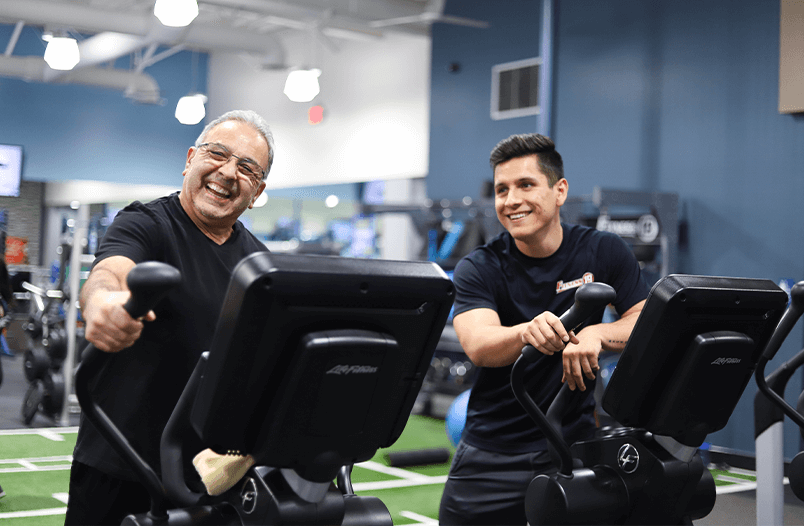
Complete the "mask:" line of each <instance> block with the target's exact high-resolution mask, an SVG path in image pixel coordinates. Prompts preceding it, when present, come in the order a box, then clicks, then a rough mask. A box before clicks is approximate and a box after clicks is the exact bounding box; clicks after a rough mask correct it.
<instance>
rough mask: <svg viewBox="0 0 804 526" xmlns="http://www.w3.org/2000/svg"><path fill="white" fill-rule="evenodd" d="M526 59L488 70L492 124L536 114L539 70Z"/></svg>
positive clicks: (534, 61)
mask: <svg viewBox="0 0 804 526" xmlns="http://www.w3.org/2000/svg"><path fill="white" fill-rule="evenodd" d="M541 64H542V59H540V58H538V57H537V58H529V59H525V60H517V61H516V62H507V63H505V64H497V65H496V66H493V67H492V68H491V118H492V119H494V120H495V121H497V120H501V119H511V118H513V117H524V116H526V115H538V114H539V68H540V67H541Z"/></svg>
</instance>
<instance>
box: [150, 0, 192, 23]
mask: <svg viewBox="0 0 804 526" xmlns="http://www.w3.org/2000/svg"><path fill="white" fill-rule="evenodd" d="M154 15H156V18H158V19H159V21H160V22H162V24H163V25H166V26H168V27H185V26H188V25H190V22H192V21H193V20H195V17H197V16H198V2H196V0H156V4H155V5H154Z"/></svg>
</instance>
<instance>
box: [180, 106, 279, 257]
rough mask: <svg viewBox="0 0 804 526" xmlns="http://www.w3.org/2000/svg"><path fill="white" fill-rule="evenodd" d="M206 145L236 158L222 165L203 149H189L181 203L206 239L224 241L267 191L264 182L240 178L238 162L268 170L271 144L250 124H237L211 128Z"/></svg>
mask: <svg viewBox="0 0 804 526" xmlns="http://www.w3.org/2000/svg"><path fill="white" fill-rule="evenodd" d="M204 142H205V143H218V144H221V145H223V146H225V147H226V148H227V149H228V150H229V151H230V152H231V153H232V154H233V155H234V156H237V157H234V156H233V157H232V158H231V159H229V161H227V162H226V163H223V164H221V163H220V162H217V161H215V160H214V159H213V158H212V157H211V156H210V155H209V154H208V152H207V151H206V150H205V149H204V148H196V147H192V148H190V150H189V151H188V152H187V162H186V164H185V166H184V172H182V175H184V182H183V184H182V189H181V194H180V195H179V200H180V202H181V204H182V207H183V208H184V210H185V212H187V215H189V216H190V219H192V220H193V222H194V223H195V224H196V225H197V226H198V227H199V228H200V229H201V230H202V231H203V232H204V233H205V234H207V236H209V237H210V238H212V239H213V240H216V241H221V240H222V241H225V240H226V239H227V238H228V237H229V234H231V229H232V226H233V225H234V224H235V222H236V221H237V218H238V217H240V215H241V214H242V213H243V212H245V211H246V209H248V208H251V207H252V206H254V201H256V200H257V197H259V195H260V193H262V191H263V189H264V188H265V182H264V181H260V182H259V183H256V182H255V181H252V180H250V179H249V178H247V177H244V176H243V175H242V174H238V167H237V162H238V158H242V159H251V160H253V161H255V162H256V163H257V164H259V165H260V166H267V164H268V143H267V142H266V141H265V139H264V138H263V137H262V135H260V133H259V132H258V131H257V130H256V129H255V128H254V127H252V126H251V125H250V124H248V123H245V122H241V121H236V120H231V121H226V122H223V123H221V124H219V125H218V126H215V127H214V128H212V129H211V130H210V131H209V133H207V135H206V137H204ZM222 241H221V242H222Z"/></svg>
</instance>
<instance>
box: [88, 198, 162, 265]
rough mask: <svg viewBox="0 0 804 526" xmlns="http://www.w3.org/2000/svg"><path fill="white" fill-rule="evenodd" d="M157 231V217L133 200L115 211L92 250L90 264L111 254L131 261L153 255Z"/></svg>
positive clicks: (155, 248)
mask: <svg viewBox="0 0 804 526" xmlns="http://www.w3.org/2000/svg"><path fill="white" fill-rule="evenodd" d="M159 231H160V229H159V224H158V222H157V221H156V218H155V217H154V216H153V215H152V213H150V212H149V211H148V210H146V209H145V207H144V206H143V205H142V203H140V202H139V201H135V202H134V203H132V204H130V205H129V206H127V207H126V208H124V209H123V210H121V211H120V212H118V214H117V216H115V218H114V221H112V224H111V225H109V228H108V229H107V230H106V233H105V234H104V235H103V238H102V239H101V242H100V245H99V247H98V250H97V252H95V261H94V262H93V266H94V265H97V264H98V262H100V261H102V260H104V259H106V258H108V257H111V256H124V257H127V258H129V259H131V260H132V261H134V263H141V262H143V261H149V260H152V259H156V253H157V250H158V247H159V241H158V240H159V236H158V234H159Z"/></svg>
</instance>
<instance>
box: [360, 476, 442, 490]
mask: <svg viewBox="0 0 804 526" xmlns="http://www.w3.org/2000/svg"><path fill="white" fill-rule="evenodd" d="M424 477H425V478H417V479H398V480H379V481H376V482H356V483H354V484H352V486H353V487H354V490H355V492H358V491H374V490H378V489H393V488H409V487H411V486H426V485H428V484H444V483H445V482H446V481H447V476H446V475H443V476H441V477H427V476H424Z"/></svg>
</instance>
